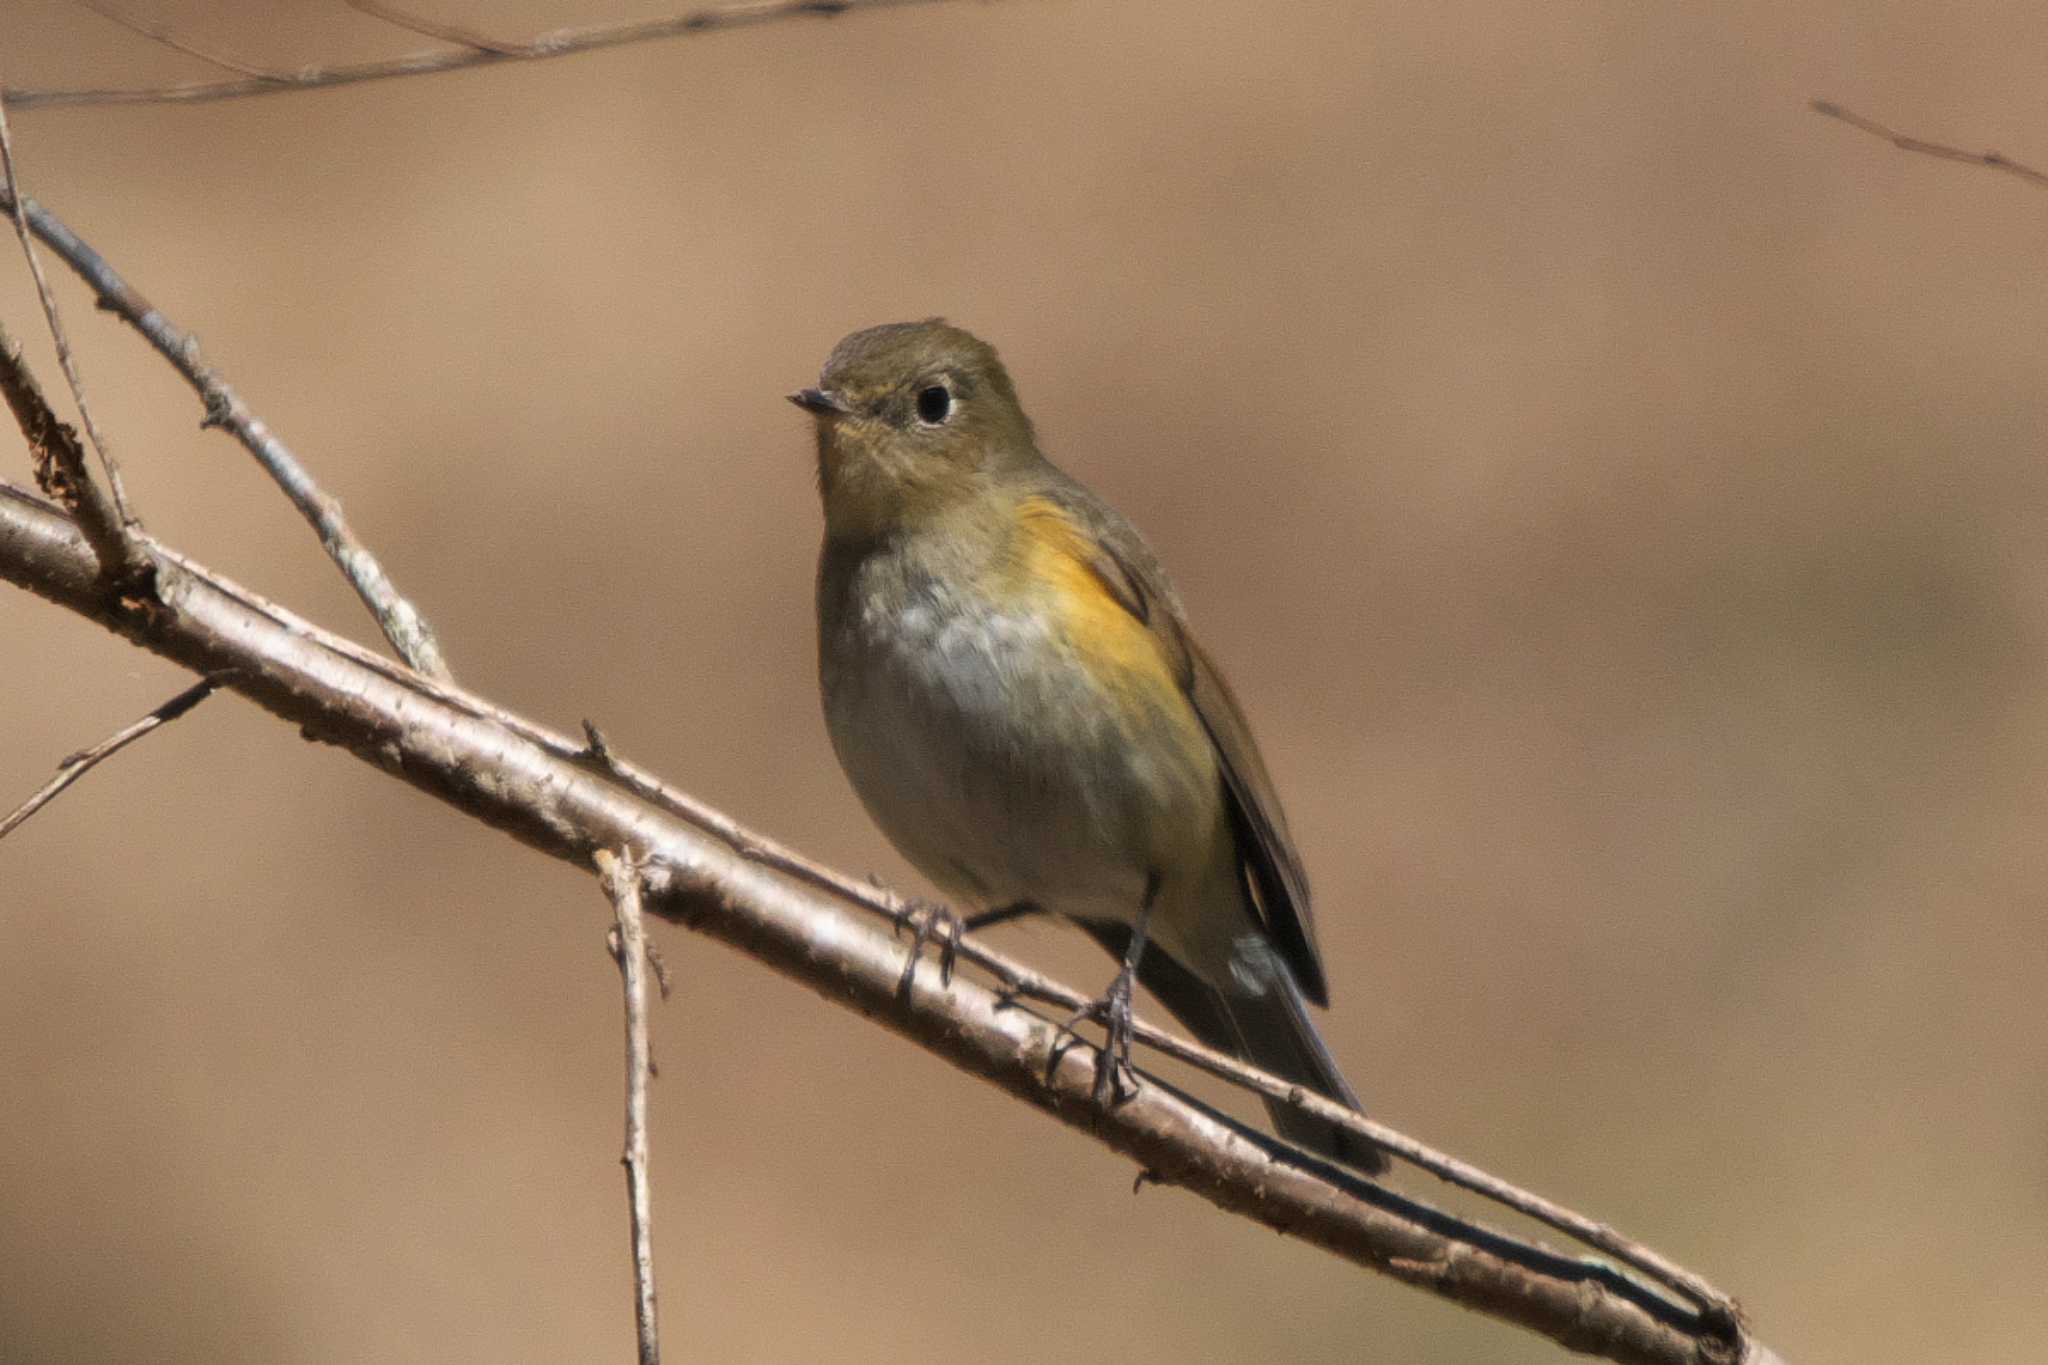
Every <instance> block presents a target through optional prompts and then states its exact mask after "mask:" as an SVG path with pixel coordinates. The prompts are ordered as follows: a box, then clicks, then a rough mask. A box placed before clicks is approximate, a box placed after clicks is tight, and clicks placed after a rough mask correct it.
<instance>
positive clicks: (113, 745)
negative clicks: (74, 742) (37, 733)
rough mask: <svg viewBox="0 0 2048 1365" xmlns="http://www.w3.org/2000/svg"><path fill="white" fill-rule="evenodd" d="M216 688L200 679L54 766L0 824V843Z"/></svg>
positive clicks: (212, 681) (214, 683) (216, 681)
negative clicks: (102, 765)
mask: <svg viewBox="0 0 2048 1365" xmlns="http://www.w3.org/2000/svg"><path fill="white" fill-rule="evenodd" d="M219 686H220V680H219V679H217V678H202V679H200V680H199V681H198V682H196V683H193V684H192V685H191V686H190V687H188V688H186V689H185V690H184V691H183V692H180V693H179V694H178V695H177V696H175V697H172V698H171V699H170V700H169V701H167V702H165V703H164V704H163V705H162V706H159V707H157V708H156V710H154V711H151V712H150V713H149V714H148V715H146V716H144V717H142V719H140V720H138V721H136V722H135V723H134V724H133V725H127V726H123V727H122V728H121V729H119V730H116V731H114V733H113V734H111V735H108V736H107V737H106V738H105V739H103V740H101V741H100V742H99V743H97V744H95V745H93V746H92V747H91V748H90V749H80V750H79V751H78V752H77V753H75V754H72V755H71V756H70V757H69V758H67V759H65V760H64V761H63V762H62V763H60V764H58V765H57V775H56V776H55V777H53V778H51V779H50V780H49V781H48V782H45V783H44V784H43V785H42V787H41V788H40V789H39V790H38V791H37V792H36V793H35V795H33V796H31V797H29V799H28V800H26V801H24V802H22V803H21V804H20V805H19V806H16V807H15V808H14V811H13V813H11V814H10V815H8V816H7V818H6V819H4V820H0V839H5V838H6V837H7V836H8V835H10V834H12V833H13V832H14V831H15V829H16V828H18V827H19V826H20V825H21V823H22V822H23V821H24V820H26V819H28V818H29V817H30V816H31V815H34V814H35V813H36V812H37V811H39V810H41V809H42V808H43V807H44V806H47V805H49V804H50V802H52V801H54V800H56V799H57V797H58V795H60V794H61V793H62V792H63V790H64V789H65V788H66V787H68V786H70V785H71V784H72V783H73V782H76V781H77V780H78V779H79V778H81V777H84V776H85V775H86V773H88V772H89V771H91V770H92V767H93V765H94V764H96V763H98V762H99V761H100V760H101V759H103V758H111V757H112V756H113V755H115V754H117V753H119V752H120V751H121V750H123V749H125V748H127V747H128V746H129V745H131V744H133V743H134V742H135V741H136V740H138V739H141V738H142V737H143V736H144V735H146V734H148V733H149V732H150V731H151V730H154V729H156V728H157V727H158V726H159V725H168V724H169V723H170V722H172V721H174V720H176V719H177V718H178V717H180V716H182V715H184V714H185V713H186V712H187V711H190V710H191V709H192V708H193V707H195V706H197V705H199V703H200V702H203V701H205V700H206V699H207V698H208V697H210V696H212V695H213V693H214V690H215V689H216V688H218V687H219Z"/></svg>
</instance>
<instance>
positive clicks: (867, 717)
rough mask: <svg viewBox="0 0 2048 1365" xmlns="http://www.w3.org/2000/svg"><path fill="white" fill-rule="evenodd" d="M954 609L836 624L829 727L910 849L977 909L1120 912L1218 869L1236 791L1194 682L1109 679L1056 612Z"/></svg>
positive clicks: (878, 810) (852, 772)
mask: <svg viewBox="0 0 2048 1365" xmlns="http://www.w3.org/2000/svg"><path fill="white" fill-rule="evenodd" d="M951 606H952V604H950V603H948V602H946V601H944V600H943V599H941V600H940V601H937V602H934V601H933V600H931V599H930V598H926V599H924V600H922V601H919V602H918V603H916V604H915V605H913V606H910V607H908V608H904V609H901V610H898V611H896V612H895V613H893V615H892V616H891V617H890V618H889V619H887V620H876V619H873V618H869V619H864V620H860V621H842V622H838V623H835V624H836V628H838V629H842V630H846V631H848V632H849V634H848V636H846V637H842V638H841V639H840V640H839V641H838V642H837V648H836V649H835V650H834V651H833V653H834V654H835V655H836V662H835V664H834V666H832V667H831V668H829V669H828V670H827V673H826V677H825V714H826V723H827V725H828V727H829V728H830V730H831V734H832V742H833V746H834V747H835V748H836V749H837V751H838V754H839V759H840V762H841V764H842V765H843V766H844V767H845V769H846V772H847V774H848V776H849V777H850V778H851V779H852V781H853V785H854V787H855V789H856V790H857V791H858V792H859V794H860V797H861V800H862V801H863V802H864V803H865V804H866V805H867V808H868V811H869V813H870V814H871V815H873V816H874V818H875V821H876V823H877V824H879V825H880V826H881V827H882V829H883V831H884V832H885V833H886V834H887V835H888V836H889V838H890V840H891V842H893V843H894V844H895V845H896V846H897V848H898V849H900V850H901V851H902V852H903V854H904V856H905V857H907V858H909V859H910V861H911V862H912V863H914V864H916V866H917V868H918V870H919V871H921V872H923V873H924V874H925V875H926V876H927V877H929V878H931V879H932V881H933V882H935V883H936V884H938V886H939V887H940V888H941V889H943V890H945V891H946V892H947V893H949V894H950V895H953V896H956V897H958V898H960V899H962V900H964V901H968V902H970V903H974V904H978V905H983V906H1000V905H1007V904H1011V903H1014V902H1016V901H1024V900H1028V901H1034V902H1036V903H1038V904H1040V905H1042V906H1044V907H1045V908H1046V909H1048V910H1053V911H1056V912H1059V913H1062V914H1066V915H1071V916H1075V917H1077V918H1115V919H1119V920H1129V919H1131V918H1132V917H1133V916H1135V914H1136V912H1137V909H1138V906H1139V904H1140V902H1141V900H1142V899H1143V896H1144V888H1145V884H1146V881H1147V878H1148V876H1149V875H1150V874H1151V872H1152V871H1153V870H1154V869H1171V868H1188V867H1201V866H1204V865H1206V863H1207V862H1208V857H1207V856H1206V855H1207V851H1208V850H1209V849H1210V848H1212V847H1213V846H1214V843H1215V840H1216V839H1217V838H1218V837H1219V833H1221V825H1222V822H1223V821H1224V818H1225V817H1224V814H1223V809H1222V800H1221V787H1220V783H1219V779H1218V774H1217V770H1216V766H1215V759H1214V757H1213V753H1212V750H1211V749H1210V746H1209V744H1208V741H1207V738H1206V735H1205V734H1204V733H1203V732H1202V731H1201V729H1200V722H1199V720H1198V719H1197V718H1196V717H1195V716H1194V713H1193V708H1192V707H1191V706H1189V705H1188V704H1187V703H1186V701H1185V699H1184V698H1183V697H1182V696H1181V695H1180V694H1179V692H1178V690H1173V691H1170V692H1167V693H1165V694H1163V695H1162V694H1160V691H1159V689H1152V690H1151V691H1150V692H1149V693H1148V692H1144V691H1142V690H1140V689H1136V688H1133V687H1131V686H1128V685H1125V684H1127V682H1128V680H1120V679H1118V678H1116V677H1114V676H1105V674H1104V670H1103V669H1102V668H1101V666H1100V665H1099V663H1097V662H1095V661H1092V660H1090V659H1089V658H1088V657H1087V656H1086V655H1085V653H1084V652H1083V650H1082V649H1081V648H1080V647H1078V646H1077V644H1076V642H1074V641H1072V640H1069V639H1065V638H1062V636H1061V634H1060V632H1059V630H1058V628H1057V622H1056V620H1055V619H1054V618H1052V617H1051V616H1050V615H1049V614H1047V613H1044V612H1036V613H1027V614H1022V615H1011V614H1004V613H993V612H989V613H976V612H972V611H963V610H958V609H949V608H950V607H951Z"/></svg>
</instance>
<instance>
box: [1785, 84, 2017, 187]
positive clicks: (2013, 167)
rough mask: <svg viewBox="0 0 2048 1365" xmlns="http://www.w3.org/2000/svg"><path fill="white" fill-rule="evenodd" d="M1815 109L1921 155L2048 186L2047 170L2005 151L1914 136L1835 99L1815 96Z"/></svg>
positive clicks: (1904, 149) (1812, 107) (1813, 107)
mask: <svg viewBox="0 0 2048 1365" xmlns="http://www.w3.org/2000/svg"><path fill="white" fill-rule="evenodd" d="M1807 107H1808V108H1810V109H1812V110H1813V112H1814V113H1816V114H1820V115H1823V116H1825V117H1827V118H1831V119H1839V120H1840V121H1841V122H1843V123H1846V124H1848V125H1849V126H1850V127H1851V128H1859V129H1861V130H1862V131H1864V132H1866V133H1869V134H1870V135H1871V136H1872V137H1881V138H1883V139H1884V140H1885V141H1886V142H1889V143H1891V144H1892V146H1894V147H1897V148H1898V149H1899V150H1900V151H1902V152H1917V153H1918V154H1920V155H1921V156H1931V157H1937V158H1939V159H1940V160H1943V161H1961V162H1964V163H1966V164H1968V165H1971V166H1984V167H1987V168H1988V169H1990V170H1994V171H2004V172H2005V173H2006V174H2007V175H2016V176H2018V177H2019V178H2020V179H2022V180H2024V181H2026V182H2027V183H2028V184H2031V185H2038V186H2040V187H2041V188H2043V189H2048V173H2044V172H2041V171H2037V170H2035V169H2034V168H2033V167H2032V166H2026V165H2022V164H2021V163H2019V162H2017V161H2014V160H2013V159H2012V158H2011V157H2009V156H2006V155H2005V154H2004V153H2002V152H1973V151H1970V150H1968V149H1967V148H1963V147H1951V146H1949V145H1948V144H1947V143H1945V142H1929V141H1928V140H1927V139H1926V138H1922V137H1912V136H1909V135H1908V134H1905V133H1901V132H1896V131H1894V130H1893V129H1890V128H1887V127H1885V126H1884V125H1883V124H1882V123H1879V122H1878V121H1877V120H1876V119H1871V118H1865V117H1863V115H1861V114H1857V113H1852V112H1851V111H1849V110H1847V109H1844V108H1843V107H1842V106H1841V105H1839V104H1836V103H1835V102H1834V101H1833V100H1814V101H1813V102H1812V103H1811V104H1809V105H1808V106H1807Z"/></svg>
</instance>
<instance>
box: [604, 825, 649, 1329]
mask: <svg viewBox="0 0 2048 1365" xmlns="http://www.w3.org/2000/svg"><path fill="white" fill-rule="evenodd" d="M592 861H593V862H595V863H596V864H597V874H598V880H599V881H600V882H602V883H603V884H604V892H605V894H606V895H607V896H609V897H611V902H612V912H613V914H614V916H615V917H616V919H617V921H618V922H617V924H615V925H614V926H613V928H612V931H611V948H612V956H613V957H615V958H617V959H618V963H619V981H620V984H621V985H622V986H623V987H624V989H625V994H626V1150H625V1155H623V1156H622V1157H620V1158H619V1160H620V1164H621V1165H623V1166H624V1167H625V1168H626V1202H627V1207H628V1211H629V1215H630V1222H631V1224H632V1233H633V1323H634V1326H635V1328H636V1330H637V1333H638V1341H639V1344H640V1365H661V1331H660V1328H659V1327H658V1326H657V1324H656V1321H655V1296H654V1195H653V1191H652V1189H651V1188H650V1186H649V1182H648V1175H647V1078H648V1075H649V1074H650V1072H651V1071H652V1069H653V1062H652V1052H651V1049H650V1047H649V1045H648V1041H647V964H648V958H647V929H646V925H645V922H644V920H643V919H642V916H641V904H640V902H641V890H640V868H639V866H638V865H637V864H636V863H635V862H634V861H633V858H632V855H631V853H630V852H628V853H614V852H613V851H612V850H610V849H608V848H605V849H599V850H598V851H597V852H596V853H595V854H593V855H592Z"/></svg>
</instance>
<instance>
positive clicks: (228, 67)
mask: <svg viewBox="0 0 2048 1365" xmlns="http://www.w3.org/2000/svg"><path fill="white" fill-rule="evenodd" d="M77 3H78V4H80V5H83V6H84V7H85V8H87V9H89V10H91V11H92V12H93V13H94V14H97V15H99V16H100V17H101V18H102V19H107V20H110V21H112V22H113V23H116V24H119V25H120V26H121V27H122V28H125V29H127V30H128V31H129V32H130V33H136V34H140V35H141V36H142V37H144V38H147V39H149V40H150V41H151V42H153V43H161V44H163V45H164V46H165V47H167V48H169V49H171V50H172V51H173V52H182V53H184V54H185V55H186V56H187V57H197V58H198V59H199V60H200V61H202V62H205V63H206V64H207V65H208V66H217V67H219V68H220V69H221V70H223V71H232V72H234V73H235V74H236V75H237V76H248V77H250V78H252V79H255V80H264V81H285V80H290V79H291V78H290V77H289V76H287V75H286V74H285V73H283V72H281V71H271V70H269V69H267V68H265V67H260V66H254V65H251V64H250V63H248V62H242V61H237V60H235V59H234V58H233V57H224V56H222V55H221V54H220V53H218V52H215V51H213V50H211V49H209V48H203V47H200V46H199V45H198V44H196V43H191V42H187V41H186V40H185V39H183V38H180V37H179V36H178V35H177V34H176V33H173V32H172V31H171V29H170V27H169V26H168V25H165V24H158V23H153V22H151V21H150V20H147V19H139V18H137V17H135V16H134V15H132V14H130V13H128V12H127V11H126V10H124V9H122V8H121V7H120V6H118V5H112V4H109V3H107V0H77Z"/></svg>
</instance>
